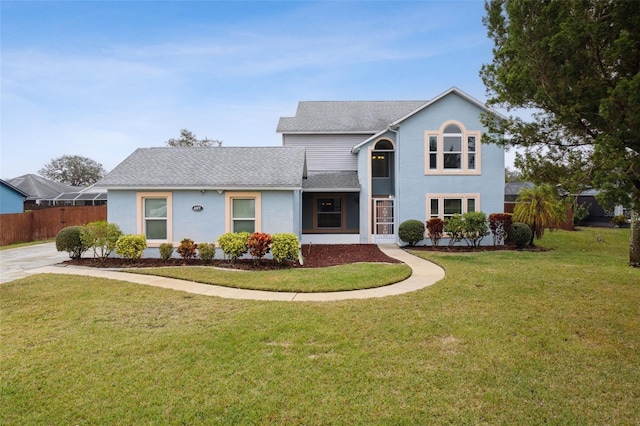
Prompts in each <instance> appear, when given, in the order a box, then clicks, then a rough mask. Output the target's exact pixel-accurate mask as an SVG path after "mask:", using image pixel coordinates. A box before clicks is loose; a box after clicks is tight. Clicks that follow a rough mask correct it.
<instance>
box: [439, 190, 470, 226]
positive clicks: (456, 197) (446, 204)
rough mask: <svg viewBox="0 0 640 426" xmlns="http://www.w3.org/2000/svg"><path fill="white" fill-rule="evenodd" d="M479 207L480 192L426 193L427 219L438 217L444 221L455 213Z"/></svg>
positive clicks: (462, 212)
mask: <svg viewBox="0 0 640 426" xmlns="http://www.w3.org/2000/svg"><path fill="white" fill-rule="evenodd" d="M479 209H480V194H428V195H427V219H431V218H434V217H438V218H440V219H442V220H444V221H445V222H446V221H447V219H449V218H450V217H451V216H453V215H455V214H464V213H467V212H475V211H479Z"/></svg>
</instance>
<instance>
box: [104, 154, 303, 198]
mask: <svg viewBox="0 0 640 426" xmlns="http://www.w3.org/2000/svg"><path fill="white" fill-rule="evenodd" d="M305 173H306V171H305V150H304V148H301V147H224V148H223V147H213V148H195V147H193V148H171V147H162V148H139V149H137V150H136V151H135V152H133V154H131V155H130V156H129V157H127V158H126V159H125V160H124V161H123V162H122V163H120V164H119V165H118V166H117V167H116V168H115V169H113V171H111V173H109V174H107V176H105V177H104V178H103V179H102V180H101V181H100V182H98V183H97V184H96V186H98V187H103V188H108V189H109V188H113V189H116V188H158V189H161V188H210V189H229V188H238V189H241V188H247V189H250V188H300V187H301V186H302V178H303V176H304V175H305Z"/></svg>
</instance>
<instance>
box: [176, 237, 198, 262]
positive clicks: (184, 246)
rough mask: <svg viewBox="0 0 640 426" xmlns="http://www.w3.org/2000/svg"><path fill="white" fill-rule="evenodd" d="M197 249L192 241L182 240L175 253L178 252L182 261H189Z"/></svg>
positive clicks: (194, 255) (188, 239)
mask: <svg viewBox="0 0 640 426" xmlns="http://www.w3.org/2000/svg"><path fill="white" fill-rule="evenodd" d="M197 248H198V245H197V244H196V243H194V242H193V240H192V239H190V238H183V239H182V241H180V245H179V246H178V250H176V251H177V252H178V254H179V255H180V257H181V258H183V259H184V260H189V259H193V258H194V257H196V249H197Z"/></svg>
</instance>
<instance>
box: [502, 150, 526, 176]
mask: <svg viewBox="0 0 640 426" xmlns="http://www.w3.org/2000/svg"><path fill="white" fill-rule="evenodd" d="M516 155H518V154H516ZM504 181H505V182H520V181H522V173H520V171H519V170H517V169H516V170H512V169H510V168H509V167H506V168H505V169H504Z"/></svg>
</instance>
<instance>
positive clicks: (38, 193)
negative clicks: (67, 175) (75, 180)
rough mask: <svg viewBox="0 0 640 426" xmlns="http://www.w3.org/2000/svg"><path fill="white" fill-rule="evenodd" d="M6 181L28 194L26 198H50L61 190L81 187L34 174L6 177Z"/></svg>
mask: <svg viewBox="0 0 640 426" xmlns="http://www.w3.org/2000/svg"><path fill="white" fill-rule="evenodd" d="M7 182H9V183H10V184H11V185H13V186H15V187H16V188H18V189H19V190H21V191H22V192H25V193H26V194H28V197H27V200H36V199H43V198H51V197H55V196H56V195H58V194H60V193H63V192H75V191H79V190H81V189H82V187H78V186H71V185H67V184H66V183H60V182H54V181H52V180H49V179H46V178H43V177H42V176H38V175H34V174H28V175H22V176H18V177H16V178H13V179H8V180H7Z"/></svg>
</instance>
